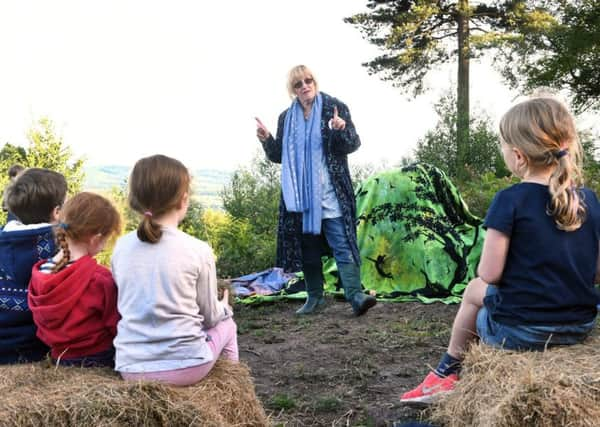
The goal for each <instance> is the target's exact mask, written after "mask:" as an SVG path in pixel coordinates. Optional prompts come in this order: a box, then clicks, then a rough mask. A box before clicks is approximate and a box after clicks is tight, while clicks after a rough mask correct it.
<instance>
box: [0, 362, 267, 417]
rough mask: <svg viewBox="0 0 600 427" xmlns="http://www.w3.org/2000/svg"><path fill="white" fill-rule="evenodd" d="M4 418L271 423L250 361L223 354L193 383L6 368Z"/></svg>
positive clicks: (2, 376)
mask: <svg viewBox="0 0 600 427" xmlns="http://www.w3.org/2000/svg"><path fill="white" fill-rule="evenodd" d="M0 395H1V396H2V403H3V405H2V421H1V424H2V425H3V426H65V427H66V426H69V427H75V426H86V427H88V426H100V427H108V426H111V427H117V426H127V427H137V426H267V425H268V420H267V417H266V415H265V412H264V410H263V407H262V405H261V403H260V402H259V401H258V399H257V397H256V394H255V392H254V384H253V382H252V379H251V377H250V373H249V371H248V368H247V367H246V366H245V365H244V364H234V363H232V362H228V361H223V360H220V361H218V362H217V364H216V365H215V367H214V368H213V370H212V371H211V373H210V375H209V376H208V377H207V378H206V379H205V380H203V381H201V382H200V383H198V384H197V385H195V386H191V387H181V388H177V387H169V386H166V385H162V384H159V383H156V382H125V381H123V380H121V379H120V377H118V376H117V375H116V374H115V373H114V371H112V370H110V369H82V368H65V367H60V368H56V367H54V366H52V365H51V364H50V363H48V362H42V363H36V364H27V365H13V366H4V367H1V368H0Z"/></svg>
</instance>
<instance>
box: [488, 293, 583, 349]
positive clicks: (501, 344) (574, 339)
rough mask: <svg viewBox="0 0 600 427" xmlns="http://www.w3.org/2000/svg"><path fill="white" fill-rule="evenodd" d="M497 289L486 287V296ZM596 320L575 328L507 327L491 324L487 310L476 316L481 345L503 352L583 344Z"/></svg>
mask: <svg viewBox="0 0 600 427" xmlns="http://www.w3.org/2000/svg"><path fill="white" fill-rule="evenodd" d="M496 292H498V288H496V287H495V286H492V285H489V286H488V288H487V292H486V296H490V295H494V294H495V293H496ZM594 325H595V320H593V321H591V322H588V323H583V324H578V325H552V326H535V325H506V324H503V323H498V322H496V321H494V320H493V319H492V318H491V316H490V315H489V312H488V310H487V308H485V307H482V308H481V309H480V310H479V313H477V334H478V335H479V338H480V339H481V341H482V342H484V343H485V344H488V345H490V346H492V347H498V348H503V349H506V350H535V351H543V350H545V349H546V348H548V347H552V346H557V345H573V344H578V343H580V342H582V341H583V340H584V339H585V338H586V337H587V336H588V335H589V333H590V332H591V331H592V329H593V328H594Z"/></svg>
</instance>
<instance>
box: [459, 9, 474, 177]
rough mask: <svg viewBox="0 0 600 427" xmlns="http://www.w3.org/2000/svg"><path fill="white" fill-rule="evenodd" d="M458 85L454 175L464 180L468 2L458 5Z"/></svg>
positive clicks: (468, 52) (467, 114)
mask: <svg viewBox="0 0 600 427" xmlns="http://www.w3.org/2000/svg"><path fill="white" fill-rule="evenodd" d="M457 21H458V85H457V94H456V95H457V96H456V131H457V135H456V138H457V143H456V175H457V176H458V177H459V178H466V172H467V171H466V169H465V166H466V164H467V163H468V161H467V159H468V156H467V154H468V148H469V58H470V56H471V55H470V47H469V0H460V1H459V3H458V13H457Z"/></svg>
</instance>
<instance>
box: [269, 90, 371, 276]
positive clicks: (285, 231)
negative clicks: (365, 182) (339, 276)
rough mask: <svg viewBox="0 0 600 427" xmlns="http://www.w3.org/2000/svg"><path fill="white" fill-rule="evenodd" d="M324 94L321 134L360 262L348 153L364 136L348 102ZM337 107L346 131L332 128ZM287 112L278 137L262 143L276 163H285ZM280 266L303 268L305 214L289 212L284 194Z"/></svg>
mask: <svg viewBox="0 0 600 427" xmlns="http://www.w3.org/2000/svg"><path fill="white" fill-rule="evenodd" d="M321 95H322V97H323V98H322V99H323V110H322V114H321V135H322V137H323V152H324V155H325V162H326V163H327V171H328V172H329V176H330V177H331V183H332V185H333V187H334V189H335V194H336V196H337V199H338V202H339V205H340V209H341V211H342V217H343V220H344V226H345V229H346V236H347V237H348V241H349V243H350V247H351V248H352V254H353V255H354V260H355V262H356V263H357V264H360V254H359V252H358V245H357V241H356V201H355V199H354V191H353V189H352V181H351V179H350V169H349V168H348V154H350V153H352V152H354V151H356V150H357V149H358V147H360V138H359V137H358V134H357V133H356V129H355V128H354V124H353V123H352V119H351V118H350V110H348V107H347V106H346V104H344V103H343V102H341V101H340V100H339V99H337V98H334V97H332V96H329V95H327V94H326V93H324V92H321ZM334 106H337V109H338V115H339V116H340V117H341V118H342V119H344V120H345V121H346V127H345V129H344V130H342V131H338V130H333V129H330V128H329V120H330V119H331V118H332V117H333V107H334ZM286 113H287V110H285V111H284V112H283V113H281V114H280V115H279V120H278V121H277V135H276V137H275V138H273V137H272V136H269V138H268V139H267V140H265V142H263V144H262V145H263V149H264V150H265V154H266V155H267V158H268V159H269V160H271V161H272V162H275V163H281V147H282V142H283V129H284V120H285V115H286ZM323 240H325V239H323ZM276 266H277V267H282V268H283V269H284V270H285V271H292V272H295V271H301V270H302V214H301V213H298V212H288V211H287V210H286V208H285V203H284V201H283V196H282V197H281V199H280V202H279V223H278V227H277V261H276Z"/></svg>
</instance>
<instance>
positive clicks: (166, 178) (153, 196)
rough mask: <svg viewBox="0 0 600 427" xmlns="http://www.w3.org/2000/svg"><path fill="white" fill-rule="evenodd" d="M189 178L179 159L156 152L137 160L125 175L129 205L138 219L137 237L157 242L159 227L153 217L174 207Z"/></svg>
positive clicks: (185, 188)
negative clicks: (135, 212)
mask: <svg viewBox="0 0 600 427" xmlns="http://www.w3.org/2000/svg"><path fill="white" fill-rule="evenodd" d="M190 183H191V177H190V173H189V171H188V170H187V168H186V167H185V166H184V165H183V163H181V162H180V161H179V160H176V159H173V158H171V157H167V156H163V155H162V154H157V155H154V156H150V157H145V158H143V159H140V160H138V161H137V163H136V164H135V166H134V167H133V171H132V172H131V176H130V177H129V206H131V208H132V209H133V210H135V211H137V212H139V213H140V214H142V220H141V222H140V224H139V226H138V229H137V236H138V238H139V239H140V240H141V241H142V242H148V243H157V242H158V241H159V240H160V238H161V236H162V230H161V227H160V224H158V223H157V222H156V221H155V218H157V217H160V216H161V215H163V214H165V213H167V212H169V211H171V210H173V209H177V208H178V207H179V206H180V204H181V202H182V201H183V198H184V196H185V194H186V193H189V190H190Z"/></svg>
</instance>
